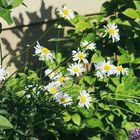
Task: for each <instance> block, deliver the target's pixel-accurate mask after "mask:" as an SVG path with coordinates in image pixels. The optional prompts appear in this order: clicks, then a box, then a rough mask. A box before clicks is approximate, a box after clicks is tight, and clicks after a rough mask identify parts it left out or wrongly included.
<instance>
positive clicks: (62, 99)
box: [56, 93, 72, 107]
mask: <svg viewBox="0 0 140 140" xmlns="http://www.w3.org/2000/svg"><path fill="white" fill-rule="evenodd" d="M56 101H57V102H58V103H59V104H61V105H63V106H64V107H66V106H68V105H71V104H72V98H71V97H70V96H69V95H68V94H66V93H59V94H58V95H57V96H56Z"/></svg>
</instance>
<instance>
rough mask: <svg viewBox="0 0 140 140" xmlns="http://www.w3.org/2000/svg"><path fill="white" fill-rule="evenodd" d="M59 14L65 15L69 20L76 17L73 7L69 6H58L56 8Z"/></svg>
mask: <svg viewBox="0 0 140 140" xmlns="http://www.w3.org/2000/svg"><path fill="white" fill-rule="evenodd" d="M56 11H57V12H58V14H59V16H61V17H64V18H66V19H68V20H70V19H73V18H74V16H75V15H74V12H73V11H72V10H71V9H68V8H67V6H63V7H62V8H58V9H57V10H56Z"/></svg>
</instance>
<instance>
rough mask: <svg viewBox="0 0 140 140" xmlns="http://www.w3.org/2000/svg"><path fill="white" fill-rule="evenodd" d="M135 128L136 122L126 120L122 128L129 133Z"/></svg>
mask: <svg viewBox="0 0 140 140" xmlns="http://www.w3.org/2000/svg"><path fill="white" fill-rule="evenodd" d="M135 127H136V124H135V122H127V121H126V120H125V121H123V122H122V128H125V130H127V131H128V132H129V131H130V130H131V129H133V128H135Z"/></svg>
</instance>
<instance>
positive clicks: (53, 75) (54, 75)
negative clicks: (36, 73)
mask: <svg viewBox="0 0 140 140" xmlns="http://www.w3.org/2000/svg"><path fill="white" fill-rule="evenodd" d="M45 76H48V77H49V78H50V79H57V78H59V77H60V76H59V72H58V73H55V72H54V71H53V70H51V69H47V70H45Z"/></svg>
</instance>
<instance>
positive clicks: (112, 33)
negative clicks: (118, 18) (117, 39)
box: [108, 28, 116, 35]
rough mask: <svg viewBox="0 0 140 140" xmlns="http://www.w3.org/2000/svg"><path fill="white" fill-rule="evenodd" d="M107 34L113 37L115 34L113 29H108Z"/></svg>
mask: <svg viewBox="0 0 140 140" xmlns="http://www.w3.org/2000/svg"><path fill="white" fill-rule="evenodd" d="M108 32H109V33H110V34H111V35H114V34H115V33H116V31H115V29H113V28H109V29H108Z"/></svg>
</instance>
